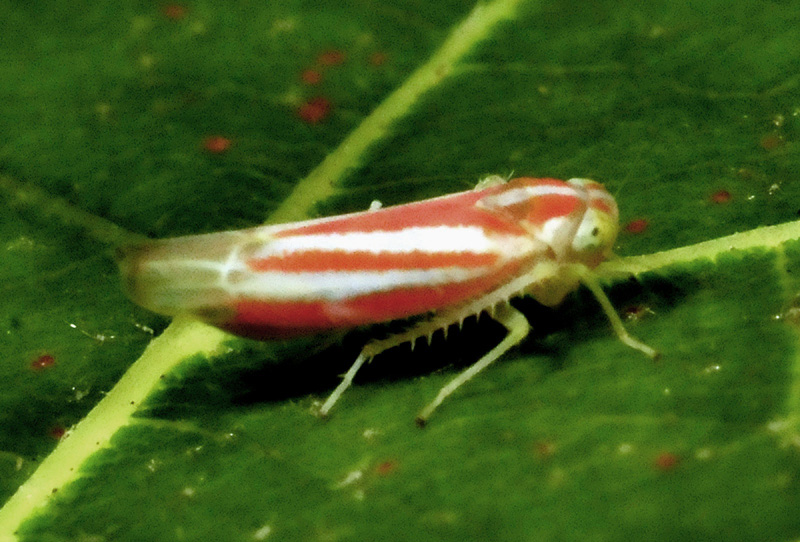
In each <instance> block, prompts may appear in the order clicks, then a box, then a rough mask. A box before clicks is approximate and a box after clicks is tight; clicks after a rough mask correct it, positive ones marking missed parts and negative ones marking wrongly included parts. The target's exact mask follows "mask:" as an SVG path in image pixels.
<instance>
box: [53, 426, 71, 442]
mask: <svg viewBox="0 0 800 542" xmlns="http://www.w3.org/2000/svg"><path fill="white" fill-rule="evenodd" d="M66 434H67V430H66V429H64V428H63V427H61V426H60V425H55V426H53V427H51V428H50V436H51V437H53V438H54V439H56V440H59V439H61V438H62V437H63V436H64V435H66Z"/></svg>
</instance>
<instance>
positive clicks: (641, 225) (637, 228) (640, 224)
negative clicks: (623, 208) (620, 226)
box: [625, 218, 650, 233]
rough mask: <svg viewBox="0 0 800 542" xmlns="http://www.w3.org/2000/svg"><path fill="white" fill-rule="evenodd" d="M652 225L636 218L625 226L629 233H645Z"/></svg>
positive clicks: (643, 219) (645, 220)
mask: <svg viewBox="0 0 800 542" xmlns="http://www.w3.org/2000/svg"><path fill="white" fill-rule="evenodd" d="M649 225H650V223H649V222H648V221H647V219H645V218H636V219H634V220H631V221H630V222H628V224H626V225H625V231H626V232H628V233H643V232H644V231H645V230H646V229H647V227H648V226H649Z"/></svg>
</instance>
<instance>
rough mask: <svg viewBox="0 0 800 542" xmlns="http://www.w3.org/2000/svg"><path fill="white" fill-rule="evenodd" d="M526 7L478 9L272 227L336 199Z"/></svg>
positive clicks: (503, 1)
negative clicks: (424, 103)
mask: <svg viewBox="0 0 800 542" xmlns="http://www.w3.org/2000/svg"><path fill="white" fill-rule="evenodd" d="M522 1H523V0H496V1H494V2H490V3H487V4H478V6H476V8H475V9H474V10H473V11H472V13H470V15H469V16H468V17H467V18H466V19H465V20H464V21H463V22H462V23H461V24H459V25H458V26H457V27H456V28H455V29H454V30H453V31H452V32H451V33H450V35H449V37H448V38H447V39H446V40H445V42H444V43H443V44H442V46H441V47H440V48H439V49H438V50H437V52H436V53H435V54H434V55H433V56H432V57H431V58H430V59H429V60H428V61H427V62H426V63H425V64H423V65H422V66H420V67H419V68H418V69H417V70H416V71H414V73H412V74H411V75H410V76H409V77H408V79H406V81H405V83H403V85H402V86H400V87H399V88H398V89H397V90H395V91H394V92H392V93H391V94H390V95H389V96H388V97H387V98H386V99H385V100H384V101H383V102H381V104H380V105H378V107H376V108H375V109H374V110H373V112H372V113H371V114H370V115H369V116H368V117H367V118H366V119H364V120H363V121H362V122H361V123H360V124H359V126H358V127H357V128H356V129H355V130H353V131H352V132H350V134H349V135H348V136H347V137H346V138H345V139H344V140H343V141H342V143H341V144H340V145H339V147H338V148H337V150H336V151H335V152H333V153H331V154H329V155H328V156H327V157H326V158H325V159H324V160H323V161H322V162H320V164H319V165H318V166H317V167H316V168H314V169H313V170H312V171H311V172H310V173H309V174H308V176H307V177H306V178H305V179H303V180H302V181H301V182H300V183H298V185H297V186H296V187H295V188H294V190H293V191H292V193H291V194H290V195H289V197H287V198H286V199H285V200H284V201H283V202H282V203H281V205H280V206H279V207H278V208H277V209H276V210H275V212H274V213H272V215H271V216H270V218H269V221H270V222H277V223H280V222H291V221H294V220H300V219H303V218H305V217H306V216H307V214H308V212H309V211H310V210H311V209H312V208H313V206H314V205H315V204H316V202H318V201H324V200H325V199H327V198H328V197H330V196H332V195H333V194H334V193H335V191H336V187H335V185H336V183H338V182H340V181H341V180H342V179H343V178H344V177H346V176H348V175H349V174H350V173H351V172H352V171H353V170H355V169H356V168H357V167H358V166H360V165H361V163H362V160H363V159H364V157H365V156H366V154H367V152H368V151H369V150H370V148H372V147H373V146H374V145H375V143H377V142H378V141H381V140H382V139H383V138H384V136H385V135H386V134H387V133H388V130H389V128H390V127H391V126H392V125H393V124H394V123H396V122H397V121H398V120H399V119H401V118H404V117H406V116H407V115H408V114H409V113H410V112H411V110H412V108H413V106H414V105H415V104H416V103H417V102H418V101H419V99H420V97H421V96H422V95H423V94H424V93H426V92H428V91H429V90H431V89H432V88H434V87H436V86H437V85H439V84H441V82H442V81H443V80H444V79H446V78H447V76H448V75H449V74H451V73H452V71H453V68H454V66H455V65H456V63H457V62H458V61H459V60H460V59H461V58H463V57H464V55H466V54H467V53H468V52H469V51H470V50H471V49H472V48H473V47H474V46H475V45H476V44H478V43H479V42H480V41H482V40H483V39H484V38H486V36H487V35H488V34H489V33H490V32H491V31H492V30H493V29H494V28H495V27H496V25H497V24H498V23H500V22H502V21H503V20H505V19H509V18H511V17H512V16H513V15H514V13H515V10H516V8H517V6H518V5H519V4H521V3H522Z"/></svg>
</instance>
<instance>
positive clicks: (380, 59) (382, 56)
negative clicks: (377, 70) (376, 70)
mask: <svg viewBox="0 0 800 542" xmlns="http://www.w3.org/2000/svg"><path fill="white" fill-rule="evenodd" d="M388 59H389V55H387V54H386V53H384V52H382V51H376V52H374V53H372V54H371V55H370V56H369V63H370V64H372V65H373V66H383V65H384V64H386V61H387V60H388Z"/></svg>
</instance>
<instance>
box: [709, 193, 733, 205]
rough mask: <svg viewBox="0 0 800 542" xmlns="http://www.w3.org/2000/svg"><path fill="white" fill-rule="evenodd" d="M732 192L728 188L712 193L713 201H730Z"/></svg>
mask: <svg viewBox="0 0 800 542" xmlns="http://www.w3.org/2000/svg"><path fill="white" fill-rule="evenodd" d="M732 197H733V196H731V193H730V192H728V191H727V190H717V191H716V192H714V193H713V194H711V201H713V202H714V203H728V202H729V201H731V198H732Z"/></svg>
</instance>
